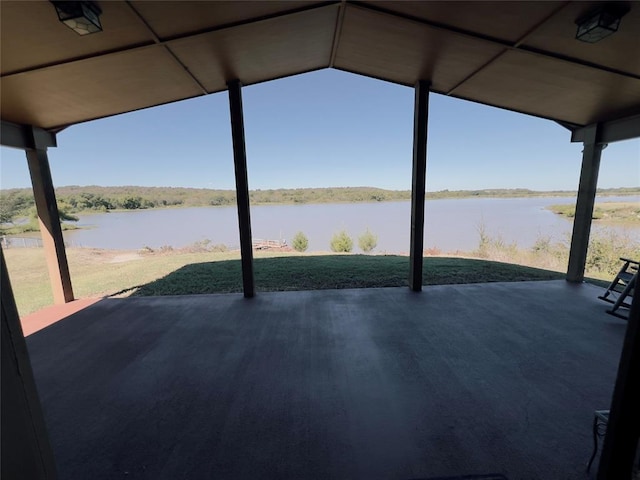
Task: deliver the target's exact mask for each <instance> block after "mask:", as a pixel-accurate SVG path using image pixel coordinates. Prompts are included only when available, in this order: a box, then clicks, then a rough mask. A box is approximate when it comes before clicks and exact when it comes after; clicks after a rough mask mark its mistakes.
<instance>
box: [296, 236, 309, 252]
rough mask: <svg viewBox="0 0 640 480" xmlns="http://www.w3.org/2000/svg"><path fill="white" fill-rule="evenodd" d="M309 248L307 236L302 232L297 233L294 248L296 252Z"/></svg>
mask: <svg viewBox="0 0 640 480" xmlns="http://www.w3.org/2000/svg"><path fill="white" fill-rule="evenodd" d="M307 248H309V239H307V236H306V235H305V234H304V233H302V232H298V233H296V234H295V236H294V237H293V249H294V250H295V251H296V252H305V251H306V250H307Z"/></svg>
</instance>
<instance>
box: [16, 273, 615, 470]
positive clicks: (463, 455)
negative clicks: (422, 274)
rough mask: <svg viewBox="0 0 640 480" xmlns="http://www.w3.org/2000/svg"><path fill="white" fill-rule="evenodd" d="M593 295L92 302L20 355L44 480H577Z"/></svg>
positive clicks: (463, 289) (583, 458)
mask: <svg viewBox="0 0 640 480" xmlns="http://www.w3.org/2000/svg"><path fill="white" fill-rule="evenodd" d="M599 293H601V289H599V288H597V287H593V286H590V285H584V284H583V285H571V284H567V283H566V282H564V281H551V282H521V283H497V284H482V285H478V284H476V285H448V286H428V287H425V289H424V291H423V292H422V293H414V292H411V291H409V290H408V289H406V288H381V289H363V290H323V291H305V292H274V293H261V294H259V295H258V296H257V297H256V298H254V299H251V300H246V299H243V298H242V296H241V295H240V294H229V295H203V296H188V297H147V298H128V299H105V300H102V301H100V302H98V303H96V304H94V305H92V306H91V307H89V308H87V309H84V310H82V311H81V312H78V313H77V314H75V315H73V316H71V317H69V318H67V319H65V320H64V321H62V322H58V323H56V324H54V325H51V326H50V327H48V328H45V329H44V330H41V331H39V332H37V333H34V334H33V335H31V336H30V337H29V338H28V339H27V343H28V346H29V350H30V353H31V356H32V363H33V369H34V373H35V377H36V382H37V385H38V389H39V391H40V395H41V398H42V403H43V407H44V411H45V418H46V420H47V423H48V427H49V430H50V434H51V439H52V444H53V448H54V452H55V455H56V459H57V462H58V469H59V472H60V478H63V479H64V478H69V479H75V478H96V479H99V478H119V477H126V478H148V479H163V478H166V479H175V478H189V479H199V478H234V479H236V478H323V479H327V478H385V479H388V478H406V479H408V478H424V477H438V476H453V475H462V474H474V473H475V474H478V473H502V474H504V475H506V476H507V477H508V478H510V479H512V480H515V479H544V480H550V479H562V480H569V479H583V478H585V466H586V462H587V460H588V458H589V455H590V453H591V448H592V439H591V422H592V419H593V411H594V410H596V409H602V408H608V406H609V402H610V397H611V393H612V389H613V384H614V380H615V373H616V368H617V364H618V359H619V354H620V350H621V345H622V339H623V335H624V331H625V328H626V323H625V322H624V321H622V320H619V319H616V318H615V317H612V316H610V315H607V314H606V313H605V310H606V305H605V304H603V303H602V302H601V301H599V300H597V295H598V294H599Z"/></svg>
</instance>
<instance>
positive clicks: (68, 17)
mask: <svg viewBox="0 0 640 480" xmlns="http://www.w3.org/2000/svg"><path fill="white" fill-rule="evenodd" d="M51 3H53V6H54V7H56V12H57V13H58V19H59V20H60V21H61V22H62V23H64V24H65V25H66V26H67V27H69V28H70V29H71V30H73V31H74V32H76V33H77V34H78V35H89V34H91V33H97V32H101V31H102V24H101V23H100V14H101V13H102V10H100V7H98V5H96V4H95V3H94V2H87V1H54V0H52V1H51Z"/></svg>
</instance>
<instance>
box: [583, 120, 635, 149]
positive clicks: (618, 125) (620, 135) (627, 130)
mask: <svg viewBox="0 0 640 480" xmlns="http://www.w3.org/2000/svg"><path fill="white" fill-rule="evenodd" d="M590 129H591V125H589V126H586V127H582V128H578V129H576V130H574V131H573V132H572V133H571V141H572V142H584V141H585V140H587V138H588V132H589V131H590ZM634 138H640V114H638V115H632V116H630V117H625V118H620V119H617V120H611V121H609V122H603V123H601V124H600V128H599V129H598V138H597V140H596V143H597V144H602V143H613V142H620V141H622V140H631V139H634Z"/></svg>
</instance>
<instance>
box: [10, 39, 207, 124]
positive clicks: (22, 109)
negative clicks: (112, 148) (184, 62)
mask: <svg viewBox="0 0 640 480" xmlns="http://www.w3.org/2000/svg"><path fill="white" fill-rule="evenodd" d="M199 94H202V92H201V91H200V90H199V89H198V88H197V86H196V85H195V84H194V83H193V81H192V80H191V79H190V78H189V77H188V76H187V75H186V73H185V72H184V70H183V69H182V68H181V67H180V66H179V65H178V64H177V63H176V62H175V60H174V59H173V58H171V56H170V55H169V54H168V53H167V52H166V50H165V49H164V48H163V47H160V46H153V47H145V48H140V49H137V50H134V51H130V52H126V53H120V54H116V55H109V56H106V57H102V58H95V59H89V60H83V61H79V62H74V63H70V64H66V65H61V66H57V67H51V68H47V69H43V70H39V71H35V72H28V73H22V74H17V75H12V76H10V77H4V78H3V79H2V91H1V101H2V119H3V120H8V121H11V122H15V123H23V124H28V125H36V126H39V127H43V128H54V127H61V126H64V125H68V124H73V123H78V122H82V121H86V120H91V119H95V118H101V117H105V116H109V115H115V114H118V113H123V112H128V111H132V110H138V109H141V108H145V107H151V106H155V105H161V104H163V103H167V102H171V101H174V100H180V99H184V98H190V97H194V96H197V95H199Z"/></svg>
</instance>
